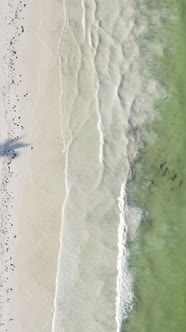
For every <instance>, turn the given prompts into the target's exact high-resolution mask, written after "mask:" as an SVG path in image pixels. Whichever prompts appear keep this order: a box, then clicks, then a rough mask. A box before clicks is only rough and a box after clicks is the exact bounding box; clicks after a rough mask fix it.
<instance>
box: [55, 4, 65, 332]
mask: <svg viewBox="0 0 186 332" xmlns="http://www.w3.org/2000/svg"><path fill="white" fill-rule="evenodd" d="M63 13H64V24H63V28H62V31H61V36H60V39H59V45H58V59H59V71H60V72H59V76H60V91H61V93H60V129H61V136H62V137H63V139H64V150H65V151H63V152H65V171H64V172H65V190H66V196H65V199H64V202H63V205H62V214H61V217H62V219H61V220H62V221H63V214H64V206H65V202H66V200H67V196H68V189H67V174H66V173H67V166H68V165H67V164H68V158H67V157H68V146H66V145H65V138H64V136H63V130H62V112H63V105H62V96H63V80H62V60H61V54H60V50H61V44H62V37H63V34H64V31H65V28H66V25H67V23H68V20H67V12H66V1H65V0H63ZM62 231H63V223H62V225H61V230H60V245H59V255H58V262H57V275H56V285H55V297H54V312H53V320H52V331H53V332H54V331H55V320H56V312H57V291H58V289H59V283H58V280H59V268H60V258H61V252H62Z"/></svg>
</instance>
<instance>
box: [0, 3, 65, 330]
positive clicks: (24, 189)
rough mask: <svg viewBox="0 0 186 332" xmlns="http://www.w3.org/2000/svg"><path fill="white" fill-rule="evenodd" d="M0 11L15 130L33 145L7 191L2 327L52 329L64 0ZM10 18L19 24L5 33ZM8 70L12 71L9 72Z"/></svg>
mask: <svg viewBox="0 0 186 332" xmlns="http://www.w3.org/2000/svg"><path fill="white" fill-rule="evenodd" d="M16 13H17V14H16ZM2 15H4V16H3V19H4V21H5V16H6V17H7V19H6V21H5V26H7V28H6V29H7V30H6V32H4V35H8V36H9V35H11V36H13V37H14V38H13V43H14V44H13V43H12V44H11V46H12V50H11V51H10V52H11V54H12V53H13V52H16V56H17V59H16V61H14V64H13V66H14V68H15V70H14V69H13V70H14V72H15V75H14V76H15V78H14V82H15V87H14V88H10V89H9V90H8V87H6V90H7V94H6V97H5V104H6V103H8V98H9V97H10V98H9V99H10V102H9V104H12V103H14V96H15V94H17V97H16V98H17V99H16V102H17V104H16V103H15V108H16V107H17V109H18V110H17V113H19V117H18V116H17V117H18V118H19V120H20V124H19V125H17V126H16V128H15V129H14V132H13V134H14V136H15V137H17V136H20V137H21V138H20V142H23V143H25V144H28V146H25V147H21V148H19V149H18V150H19V152H20V154H19V156H17V157H16V158H15V159H14V160H13V162H12V164H11V170H12V172H13V176H12V177H11V179H9V180H10V181H9V193H10V191H11V193H12V196H13V197H14V198H13V211H12V212H11V217H10V219H11V221H10V222H11V223H12V224H14V226H13V231H12V233H11V230H9V231H8V232H9V233H8V235H7V236H8V238H9V247H10V250H9V253H10V252H11V264H13V265H12V266H13V268H14V266H15V268H14V271H11V269H9V272H8V271H7V273H8V278H9V281H8V283H7V285H8V286H3V287H4V288H5V287H6V289H7V292H8V293H7V292H6V290H5V291H4V293H5V294H6V298H5V302H4V305H3V306H2V308H1V309H2V314H1V323H2V324H1V328H2V329H1V331H9V332H11V331H14V332H15V331H18V332H21V331H24V332H25V331H28V332H31V331H33V332H35V331H51V322H52V315H53V305H54V295H55V281H56V272H57V258H58V252H59V233H60V227H61V209H62V202H63V197H64V156H63V140H62V133H61V114H60V95H61V86H60V75H59V73H60V71H59V55H58V47H59V42H60V38H61V31H62V28H63V8H62V5H61V2H60V1H51V0H47V1H34V0H32V1H24V3H22V1H17V2H16V1H15V2H14V4H13V5H12V7H11V6H9V7H8V4H6V3H5V2H4V4H3V5H2ZM16 15H17V16H18V18H17V20H16V19H15V17H16ZM12 18H14V20H15V24H14V25H13V26H11V29H12V30H11V29H10V30H11V31H8V29H9V26H8V22H9V21H10V22H11V19H12ZM13 22H14V21H13ZM6 24H7V25H6ZM19 29H20V31H21V33H20V35H19V36H18V37H15V36H14V30H15V33H16V30H18V31H19ZM7 38H9V37H7ZM14 41H15V42H14ZM9 42H10V41H9ZM5 50H6V48H5ZM4 52H5V51H4ZM2 53H3V52H2ZM11 54H7V58H8V57H9V58H10V56H11ZM13 54H14V53H13ZM11 70H12V69H11V68H10V67H9V68H7V72H6V73H5V75H6V76H7V77H8V76H10V75H9V72H11ZM19 80H21V82H20V83H19V84H18V83H17V82H18V81H19ZM5 81H6V79H5ZM15 91H16V92H15ZM8 93H10V94H11V95H10V96H8ZM8 112H9V115H8V116H9V118H7V117H6V119H5V117H4V118H3V114H2V121H4V122H2V121H1V124H4V127H1V139H4V140H6V137H7V135H8V136H9V133H10V130H9V128H11V125H12V122H13V121H14V120H12V115H11V111H9V110H8ZM8 121H9V123H10V124H7V122H8ZM6 127H7V129H6ZM20 132H21V134H20ZM15 151H16V150H15ZM1 162H3V161H2V159H1ZM5 162H7V163H8V160H7V161H6V160H5ZM2 169H3V166H2ZM3 174H4V173H3V172H2V173H1V175H2V178H1V183H2V181H4V180H3V176H4V177H5V175H3ZM1 189H2V185H1ZM2 209H3V207H2ZM2 260H3V258H2ZM10 290H11V291H10ZM8 297H10V299H9V300H8V301H7V299H8Z"/></svg>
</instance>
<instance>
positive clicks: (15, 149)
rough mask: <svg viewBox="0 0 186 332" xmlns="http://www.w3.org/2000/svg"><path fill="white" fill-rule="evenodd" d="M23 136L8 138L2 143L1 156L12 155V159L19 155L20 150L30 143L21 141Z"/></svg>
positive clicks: (0, 146) (0, 147) (0, 145)
mask: <svg viewBox="0 0 186 332" xmlns="http://www.w3.org/2000/svg"><path fill="white" fill-rule="evenodd" d="M21 139H22V138H21V137H19V138H16V139H7V140H6V141H4V142H2V143H1V144H0V158H1V157H10V158H12V159H14V158H16V157H19V155H20V150H21V149H22V148H24V147H27V146H29V145H30V144H27V143H24V142H22V141H21Z"/></svg>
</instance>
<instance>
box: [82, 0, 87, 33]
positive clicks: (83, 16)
mask: <svg viewBox="0 0 186 332" xmlns="http://www.w3.org/2000/svg"><path fill="white" fill-rule="evenodd" d="M81 5H82V8H83V15H82V21H81V23H82V27H83V31H84V32H85V31H86V24H85V3H84V0H81Z"/></svg>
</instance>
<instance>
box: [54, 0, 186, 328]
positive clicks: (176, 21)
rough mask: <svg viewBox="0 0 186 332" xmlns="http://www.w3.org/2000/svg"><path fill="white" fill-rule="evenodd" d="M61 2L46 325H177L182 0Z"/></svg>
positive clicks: (180, 300)
mask: <svg viewBox="0 0 186 332" xmlns="http://www.w3.org/2000/svg"><path fill="white" fill-rule="evenodd" d="M63 11H64V17H65V25H64V29H63V31H62V37H61V42H60V45H59V59H60V66H61V91H62V93H61V114H62V117H61V118H62V120H61V128H62V132H63V135H64V147H65V148H64V153H65V155H66V169H65V179H66V198H65V203H64V205H63V211H62V229H61V250H60V255H59V260H58V263H59V264H58V274H57V281H56V298H55V312H54V319H53V331H55V332H58V331H68V332H70V331H73V332H74V331H77V332H79V331H81V332H84V331H89V332H95V331H98V332H99V331H100V332H104V331H107V332H109V331H116V330H118V331H122V330H123V331H127V332H128V331H131V332H146V331H148V332H149V331H151V332H153V331H161V330H162V331H164V332H165V331H175V330H177V331H183V330H184V326H185V325H184V319H185V318H184V310H185V309H184V228H185V225H184V174H185V173H184V132H185V128H184V102H185V101H184V65H185V63H184V61H185V60H184V59H185V57H184V55H185V49H184V5H183V2H181V1H178V2H177V3H176V4H175V3H174V2H171V1H141V0H140V1H134V0H130V1H128V0H114V1H111V0H109V1H108V0H107V1H106V0H102V1H97V0H95V1H87V0H82V1H77V2H75V1H66V2H65V1H64V5H63ZM175 305H176V308H175Z"/></svg>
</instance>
